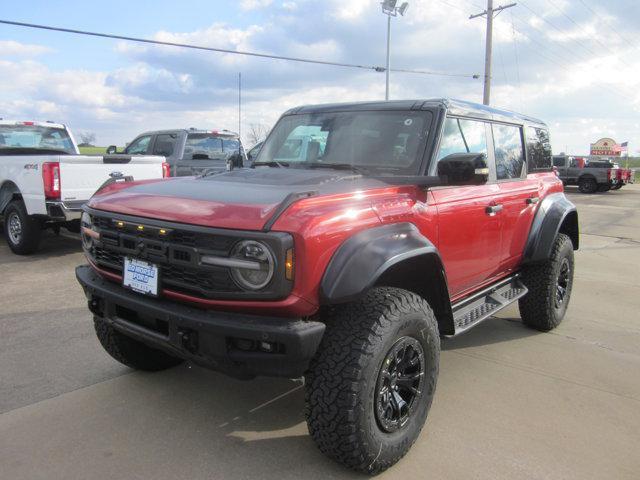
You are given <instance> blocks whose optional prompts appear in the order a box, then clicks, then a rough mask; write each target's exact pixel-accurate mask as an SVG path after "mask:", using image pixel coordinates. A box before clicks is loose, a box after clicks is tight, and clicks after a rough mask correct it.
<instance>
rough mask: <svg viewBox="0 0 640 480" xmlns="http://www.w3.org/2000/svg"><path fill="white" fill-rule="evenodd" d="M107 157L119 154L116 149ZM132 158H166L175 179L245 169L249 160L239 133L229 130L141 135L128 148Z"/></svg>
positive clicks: (158, 131) (182, 130) (174, 131)
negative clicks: (151, 156) (159, 156)
mask: <svg viewBox="0 0 640 480" xmlns="http://www.w3.org/2000/svg"><path fill="white" fill-rule="evenodd" d="M107 153H118V152H117V148H116V146H115V145H111V146H110V147H109V148H107ZM122 153H126V154H128V155H136V154H137V155H162V156H163V157H166V159H167V163H168V164H169V169H170V176H171V177H184V176H190V175H203V174H206V173H215V172H221V171H224V170H229V169H230V167H231V168H234V167H242V166H244V165H245V164H246V163H247V156H246V154H245V151H244V147H243V146H242V142H241V141H240V137H239V136H238V134H237V133H234V132H231V131H229V130H198V129H195V128H188V129H186V128H182V129H174V130H157V131H152V132H145V133H142V134H140V135H138V136H137V137H136V138H135V139H134V140H133V141H132V142H131V143H129V144H128V145H127V147H126V148H125V149H124V152H122Z"/></svg>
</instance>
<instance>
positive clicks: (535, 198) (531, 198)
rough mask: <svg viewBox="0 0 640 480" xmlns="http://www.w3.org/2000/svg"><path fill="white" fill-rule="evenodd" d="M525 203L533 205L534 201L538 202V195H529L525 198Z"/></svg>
mask: <svg viewBox="0 0 640 480" xmlns="http://www.w3.org/2000/svg"><path fill="white" fill-rule="evenodd" d="M526 201H527V205H535V204H536V203H538V202H539V201H540V198H539V197H529V198H527V200H526Z"/></svg>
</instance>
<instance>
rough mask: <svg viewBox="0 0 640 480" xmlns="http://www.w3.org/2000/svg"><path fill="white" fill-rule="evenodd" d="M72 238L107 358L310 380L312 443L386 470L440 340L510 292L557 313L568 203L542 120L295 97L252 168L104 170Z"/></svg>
mask: <svg viewBox="0 0 640 480" xmlns="http://www.w3.org/2000/svg"><path fill="white" fill-rule="evenodd" d="M300 138H307V139H308V142H306V144H307V148H306V152H305V154H304V155H299V156H296V155H290V154H289V153H291V152H289V150H291V148H293V147H292V145H294V143H295V142H291V141H288V140H291V139H300ZM294 146H295V145H294ZM283 149H284V150H286V151H285V152H284V153H283ZM285 153H287V155H285ZM283 158H287V159H291V160H290V161H284V160H283ZM82 235H83V247H84V250H85V253H86V257H87V260H88V262H89V265H84V266H80V267H78V268H77V272H76V273H77V278H78V280H79V282H80V284H81V285H82V287H83V288H84V291H85V293H86V296H87V298H88V305H89V309H90V310H91V312H92V313H93V315H94V322H95V330H96V333H97V336H98V338H99V340H100V342H101V344H102V345H103V346H104V348H105V349H106V350H107V352H108V353H109V354H110V355H111V356H113V357H114V358H115V359H116V360H118V361H120V362H122V363H124V364H125V365H128V366H130V367H132V368H137V369H142V370H161V369H165V368H169V367H172V366H174V365H177V364H178V363H180V362H182V361H183V360H185V359H186V360H189V361H191V362H193V363H196V364H199V365H203V366H205V367H209V368H212V369H215V370H219V371H222V372H226V373H227V374H230V375H233V376H236V377H240V378H252V377H254V376H256V375H268V376H280V377H289V378H297V377H301V376H304V377H305V388H306V408H305V412H306V418H307V422H308V427H309V432H310V435H311V437H312V438H313V439H314V440H315V442H316V443H317V445H318V447H319V448H320V450H321V451H322V452H324V453H325V454H327V455H328V456H329V457H331V458H333V459H335V460H336V461H338V462H340V463H342V464H343V465H345V466H347V467H350V468H353V469H355V470H359V471H363V472H368V473H378V472H380V471H382V470H384V469H386V468H388V467H389V466H391V465H393V464H394V463H396V462H397V461H398V460H399V459H400V458H401V457H402V456H403V455H404V454H405V453H406V452H407V451H408V450H409V448H410V447H411V445H412V444H413V442H414V441H415V440H416V438H417V437H418V435H419V433H420V430H421V429H422V426H423V425H424V423H425V419H426V417H427V413H428V411H429V408H430V406H431V402H432V400H433V396H434V393H435V387H436V379H437V377H438V362H439V355H440V337H441V336H454V335H458V334H460V333H462V332H464V331H466V330H468V329H469V328H471V327H473V326H475V325H477V324H478V323H480V322H481V321H482V320H484V319H486V318H488V317H490V316H491V315H493V314H495V313H496V312H497V311H499V310H500V309H502V308H504V307H506V306H508V305H510V304H512V303H514V302H516V301H517V302H518V304H519V307H520V314H521V317H522V320H523V322H524V323H525V324H526V325H528V326H530V327H532V328H535V329H538V330H542V331H547V330H550V329H552V328H554V327H556V326H557V325H558V324H559V323H560V322H561V321H562V318H563V317H564V315H565V312H566V309H567V305H568V303H569V297H570V295H571V287H572V283H573V272H574V257H573V251H574V250H576V249H577V248H578V215H577V212H576V208H575V206H574V205H573V204H572V203H571V202H569V201H568V200H567V198H566V197H565V195H564V194H563V187H562V182H561V181H560V179H559V178H558V177H557V176H556V175H555V174H554V172H553V170H552V157H551V148H550V145H549V136H548V132H547V128H546V127H545V125H544V124H543V123H541V122H540V121H538V120H534V119H532V118H529V117H526V116H522V115H517V114H513V113H510V112H505V111H499V110H495V109H492V108H488V107H484V106H480V105H476V104H471V103H466V102H461V101H452V100H441V99H439V100H426V101H425V100H417V101H391V102H371V103H356V104H336V105H320V106H305V107H299V108H294V109H292V110H289V111H288V112H286V113H285V114H284V115H283V116H282V117H281V118H280V120H279V121H278V123H277V124H276V126H275V127H274V129H273V130H272V132H271V133H270V134H269V137H268V138H267V140H266V141H265V143H264V146H263V147H262V149H261V151H260V153H259V154H258V156H257V158H256V161H255V163H254V165H253V168H250V169H236V170H232V171H230V172H225V173H220V174H213V175H204V176H200V177H188V178H187V177H184V178H172V179H167V180H158V181H155V180H149V181H141V182H133V183H120V184H115V185H110V186H108V187H106V188H104V189H103V190H102V191H100V192H99V193H98V194H97V195H96V196H94V197H93V199H92V200H91V201H90V202H89V204H88V205H87V206H86V207H85V210H84V215H83V218H82Z"/></svg>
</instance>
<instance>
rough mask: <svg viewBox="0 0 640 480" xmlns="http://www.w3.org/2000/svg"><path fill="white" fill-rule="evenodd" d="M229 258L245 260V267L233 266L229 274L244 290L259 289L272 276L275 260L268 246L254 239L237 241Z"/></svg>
mask: <svg viewBox="0 0 640 480" xmlns="http://www.w3.org/2000/svg"><path fill="white" fill-rule="evenodd" d="M231 258H237V259H238V260H243V261H245V262H246V267H244V266H243V267H233V268H232V269H231V276H232V277H233V279H234V280H235V282H236V283H237V284H238V285H239V286H241V287H242V288H244V289H246V290H260V289H261V288H264V287H265V286H266V285H267V284H268V283H269V282H270V281H271V278H273V270H274V268H275V261H274V259H273V254H272V253H271V250H269V247H267V246H266V245H265V244H264V243H262V242H256V241H255V240H244V241H242V242H238V243H237V244H236V245H235V246H234V247H233V250H232V251H231Z"/></svg>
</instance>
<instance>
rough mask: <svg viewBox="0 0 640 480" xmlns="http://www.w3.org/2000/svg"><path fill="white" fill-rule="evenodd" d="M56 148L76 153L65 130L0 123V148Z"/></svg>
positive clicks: (64, 151)
mask: <svg viewBox="0 0 640 480" xmlns="http://www.w3.org/2000/svg"><path fill="white" fill-rule="evenodd" d="M2 149H11V150H15V149H29V150H56V151H60V152H63V153H70V154H74V153H76V151H75V148H74V146H73V142H72V141H71V137H69V134H68V133H67V131H66V130H64V129H62V128H54V127H41V126H36V125H0V150H2Z"/></svg>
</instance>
